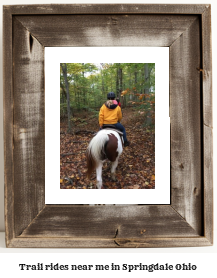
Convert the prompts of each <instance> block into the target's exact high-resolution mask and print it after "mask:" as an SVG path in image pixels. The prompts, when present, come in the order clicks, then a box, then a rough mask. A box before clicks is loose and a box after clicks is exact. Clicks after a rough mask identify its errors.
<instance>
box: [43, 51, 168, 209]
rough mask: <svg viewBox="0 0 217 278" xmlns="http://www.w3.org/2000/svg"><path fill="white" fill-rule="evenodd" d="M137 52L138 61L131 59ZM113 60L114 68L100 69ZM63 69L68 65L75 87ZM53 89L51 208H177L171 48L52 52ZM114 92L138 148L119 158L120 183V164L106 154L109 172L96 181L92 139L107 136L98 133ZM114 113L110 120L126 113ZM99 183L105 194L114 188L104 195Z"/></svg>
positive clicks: (49, 111) (49, 110) (48, 69)
mask: <svg viewBox="0 0 217 278" xmlns="http://www.w3.org/2000/svg"><path fill="white" fill-rule="evenodd" d="M72 53H73V55H72ZM129 53H134V55H132V56H130V57H128V56H129ZM105 57H106V61H105V60H104V61H105V62H107V63H100V61H101V62H102V61H103V59H105ZM126 57H127V58H126ZM93 59H94V60H95V63H91V60H93ZM61 61H62V62H64V61H65V62H67V61H68V63H61ZM114 61H116V62H120V63H114ZM142 61H143V62H144V61H146V62H147V63H142ZM69 62H71V63H69ZM72 62H73V63H72ZM79 62H84V63H79ZM85 62H86V63H85ZM87 62H88V63H87ZM112 62H113V63H112ZM126 62H127V63H126ZM135 62H136V63H135ZM60 64H61V67H62V66H66V67H67V79H68V80H67V82H68V84H67V85H65V80H64V76H63V72H62V69H61V73H60ZM118 71H119V72H121V83H122V84H119V85H120V87H121V88H122V89H121V90H119V88H117V78H118V75H117V72H118ZM145 71H146V72H147V73H146V76H145ZM60 79H61V88H60V89H59V87H60V85H59V83H60ZM66 87H68V88H69V93H68V94H69V99H70V103H71V105H70V113H71V116H70V122H68V112H67V110H68V108H67V98H66ZM59 90H60V91H61V92H60V96H59ZM45 91H46V92H47V93H46V95H45V169H46V171H45V204H170V118H169V48H168V47H151V48H150V47H118V48H115V47H101V48H99V47H77V48H76V47H49V48H45ZM109 92H115V93H114V95H116V96H117V97H119V99H120V102H121V104H120V105H121V106H120V107H121V111H122V113H121V114H122V119H121V122H120V123H121V124H122V125H124V126H125V128H126V133H127V138H128V139H129V140H130V141H131V145H130V147H129V148H128V147H126V148H125V147H124V148H123V147H122V148H121V154H120V155H119V157H118V159H116V162H117V167H116V171H115V181H114V180H113V179H112V177H111V173H110V172H111V165H112V162H111V161H110V160H109V159H108V158H107V159H106V158H105V157H104V156H103V159H102V161H104V163H103V167H102V169H103V172H102V174H101V175H98V176H96V174H95V169H93V171H92V172H93V174H92V175H91V177H90V179H88V178H87V177H86V176H87V175H86V172H87V163H86V150H87V148H88V145H89V143H90V141H91V139H92V138H94V139H95V138H97V137H96V135H94V134H96V133H97V136H99V141H98V142H97V145H98V146H100V142H101V141H102V138H101V137H100V134H102V137H103V136H104V132H99V133H98V131H99V127H100V126H99V111H100V109H101V107H102V105H103V104H104V103H106V102H105V101H107V95H108V94H109ZM51 99H52V101H50V100H51ZM112 108H113V109H110V108H108V107H107V108H106V111H107V113H108V114H109V115H110V114H111V113H113V114H114V115H116V114H115V113H116V111H119V110H120V109H119V110H118V108H117V104H116V105H114V107H112ZM58 110H59V111H60V112H59V113H57V112H55V113H53V111H58ZM113 114H112V115H113ZM111 117H113V116H111ZM111 120H112V121H113V119H111ZM116 121H117V120H116ZM113 123H114V122H113ZM69 125H70V131H69ZM113 128H115V127H113ZM106 132H107V131H106ZM109 132H110V131H109ZM162 134H163V135H164V136H163V137H162V136H161V135H162ZM117 138H118V139H119V135H117ZM51 142H52V144H51ZM106 144H107V142H106ZM120 144H121V145H122V143H120ZM101 148H102V147H101ZM116 149H117V147H115V152H116ZM103 150H104V147H103ZM100 152H101V150H100ZM59 161H60V167H59ZM162 176H164V183H162V182H161V177H162ZM97 179H102V185H101V188H102V189H109V190H107V191H105V190H98V189H96V188H97ZM63 189H74V190H63ZM80 189H92V190H85V191H84V190H80ZM129 189H144V190H141V191H140V190H139V191H138V190H129ZM145 189H153V190H145Z"/></svg>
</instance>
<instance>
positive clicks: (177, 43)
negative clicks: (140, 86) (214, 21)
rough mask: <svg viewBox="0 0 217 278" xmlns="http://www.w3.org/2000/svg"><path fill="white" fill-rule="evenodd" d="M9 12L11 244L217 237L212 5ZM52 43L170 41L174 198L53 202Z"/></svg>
mask: <svg viewBox="0 0 217 278" xmlns="http://www.w3.org/2000/svg"><path fill="white" fill-rule="evenodd" d="M3 12H4V22H3V24H4V27H3V32H4V142H5V143H4V144H5V215H6V217H5V223H6V246H7V247H66V248H69V247H71V248H72V247H110V248H111V247H116V248H118V247H119V248H120V247H171V246H173V247H175V246H176V247H178V246H205V245H206V246H207V245H212V243H213V180H212V171H213V162H212V81H211V79H212V64H211V6H210V5H157V4H156V5H149V4H132V5H130V4H124V5H122V4H117V5H113V4H112V5H111V4H110V5H108V4H105V5H101V4H100V5H98V4H93V5H89V4H88V5H85V4H80V5H27V6H23V5H22V6H21V5H19V6H4V11H3ZM46 46H53V47H55V46H100V47H103V46H161V47H165V46H167V47H170V118H171V205H134V206H130V205H129V206H127V205H126V206H112V205H111V206H87V205H45V202H44V187H45V184H44V175H45V168H44V158H45V154H44V140H45V139H44V134H45V128H44V120H45V119H44V93H46V92H45V91H44V47H46ZM162 182H163V177H162Z"/></svg>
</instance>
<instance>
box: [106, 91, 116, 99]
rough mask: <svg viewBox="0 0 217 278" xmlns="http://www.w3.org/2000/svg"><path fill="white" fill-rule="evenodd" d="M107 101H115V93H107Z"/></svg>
mask: <svg viewBox="0 0 217 278" xmlns="http://www.w3.org/2000/svg"><path fill="white" fill-rule="evenodd" d="M107 99H115V93H113V92H110V93H108V94H107Z"/></svg>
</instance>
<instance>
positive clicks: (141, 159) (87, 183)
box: [60, 109, 155, 189]
mask: <svg viewBox="0 0 217 278" xmlns="http://www.w3.org/2000/svg"><path fill="white" fill-rule="evenodd" d="M75 119H77V120H75V127H76V129H78V128H79V129H80V133H78V134H76V135H72V134H67V133H66V126H65V125H64V124H61V133H62V134H60V139H61V140H60V141H61V146H60V150H61V151H60V187H61V188H63V189H71V188H74V189H76V188H84V189H86V188H88V189H89V188H95V183H96V175H95V173H94V174H92V176H91V180H88V179H87V178H86V176H85V172H86V157H85V151H86V149H87V146H88V144H89V141H90V140H91V138H92V136H93V134H91V133H85V131H86V130H89V131H93V132H95V131H97V130H98V119H97V118H96V117H95V118H94V117H92V118H91V115H90V114H87V115H85V114H84V113H83V114H82V115H79V117H77V118H76V117H75ZM144 122H145V119H144V115H143V114H140V113H139V112H138V111H133V109H123V119H122V121H121V123H122V124H123V125H124V126H125V129H126V132H127V138H128V140H129V141H130V142H131V144H130V146H129V147H126V148H124V151H123V153H122V155H121V156H120V159H119V163H118V167H117V171H116V176H117V181H116V182H114V181H112V180H111V176H110V162H109V161H106V162H105V163H104V167H103V174H102V176H103V189H109V188H110V189H115V188H117V189H144V188H146V189H153V188H155V150H154V146H155V142H154V139H155V134H154V130H153V129H152V130H151V129H150V127H149V128H147V127H144Z"/></svg>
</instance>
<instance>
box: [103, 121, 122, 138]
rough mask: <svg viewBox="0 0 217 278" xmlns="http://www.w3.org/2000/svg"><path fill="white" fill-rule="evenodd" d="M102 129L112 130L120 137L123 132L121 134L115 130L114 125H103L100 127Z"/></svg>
mask: <svg viewBox="0 0 217 278" xmlns="http://www.w3.org/2000/svg"><path fill="white" fill-rule="evenodd" d="M102 129H110V130H114V131H116V132H117V133H118V134H120V135H121V136H123V132H121V131H120V130H119V129H117V128H116V127H115V125H109V124H108V125H103V126H102Z"/></svg>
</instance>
